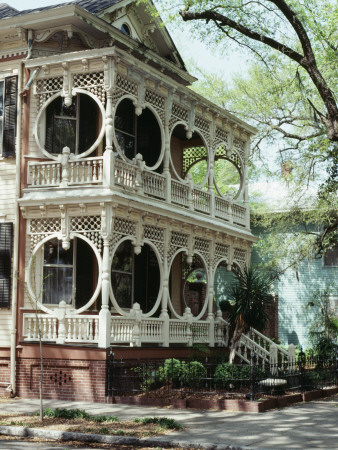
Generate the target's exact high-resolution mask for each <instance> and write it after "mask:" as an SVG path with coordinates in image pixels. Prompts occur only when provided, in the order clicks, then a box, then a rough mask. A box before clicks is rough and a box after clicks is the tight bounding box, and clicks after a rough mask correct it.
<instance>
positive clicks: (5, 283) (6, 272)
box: [0, 222, 13, 308]
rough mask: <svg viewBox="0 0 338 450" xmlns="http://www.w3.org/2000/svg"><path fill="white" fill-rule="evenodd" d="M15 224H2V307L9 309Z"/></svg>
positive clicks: (0, 305)
mask: <svg viewBox="0 0 338 450" xmlns="http://www.w3.org/2000/svg"><path fill="white" fill-rule="evenodd" d="M12 242H13V223H11V222H5V223H0V307H1V308H3V307H9V305H10V292H11V265H12Z"/></svg>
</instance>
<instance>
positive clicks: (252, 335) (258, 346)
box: [236, 328, 295, 373]
mask: <svg viewBox="0 0 338 450" xmlns="http://www.w3.org/2000/svg"><path fill="white" fill-rule="evenodd" d="M251 352H253V355H254V357H255V359H256V361H257V360H258V361H257V362H258V363H259V364H260V365H261V366H262V368H263V369H265V367H266V366H270V368H271V370H272V372H276V373H277V370H278V365H280V366H281V367H285V364H287V365H288V367H289V369H291V368H293V367H294V364H295V347H294V345H292V344H290V345H289V347H288V350H285V349H284V348H283V347H281V346H280V345H278V344H276V343H275V342H273V341H272V340H271V339H269V338H268V337H266V336H265V335H264V334H262V333H260V332H259V331H257V330H255V329H254V328H251V329H250V331H249V332H248V333H247V334H242V336H241V338H240V341H239V343H238V345H237V348H236V355H237V357H239V359H240V360H242V361H244V362H245V363H247V364H250V359H251Z"/></svg>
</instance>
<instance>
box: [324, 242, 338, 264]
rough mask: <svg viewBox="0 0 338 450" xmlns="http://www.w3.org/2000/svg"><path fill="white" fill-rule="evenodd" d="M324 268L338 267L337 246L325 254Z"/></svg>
mask: <svg viewBox="0 0 338 450" xmlns="http://www.w3.org/2000/svg"><path fill="white" fill-rule="evenodd" d="M324 266H326V267H338V245H335V246H334V247H332V248H331V249H330V250H328V251H327V252H326V253H325V255H324Z"/></svg>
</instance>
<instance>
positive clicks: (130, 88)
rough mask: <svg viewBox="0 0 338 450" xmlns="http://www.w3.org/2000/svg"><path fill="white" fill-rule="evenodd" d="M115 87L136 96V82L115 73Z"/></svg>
mask: <svg viewBox="0 0 338 450" xmlns="http://www.w3.org/2000/svg"><path fill="white" fill-rule="evenodd" d="M116 87H118V88H120V89H121V90H122V91H124V92H127V93H128V94H132V95H134V96H135V97H136V96H137V92H138V88H137V84H136V83H135V82H134V81H132V80H130V79H129V78H126V77H123V76H122V75H121V74H119V73H118V74H117V75H116Z"/></svg>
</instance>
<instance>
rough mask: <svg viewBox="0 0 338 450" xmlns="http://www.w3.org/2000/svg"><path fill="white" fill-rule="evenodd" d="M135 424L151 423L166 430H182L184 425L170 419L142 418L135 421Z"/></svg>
mask: <svg viewBox="0 0 338 450" xmlns="http://www.w3.org/2000/svg"><path fill="white" fill-rule="evenodd" d="M134 422H135V423H143V424H145V425H147V424H149V423H154V424H156V425H159V426H160V427H161V428H164V429H166V430H181V429H183V427H182V425H180V424H179V423H178V422H176V420H175V419H170V418H168V417H141V418H137V419H134Z"/></svg>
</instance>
